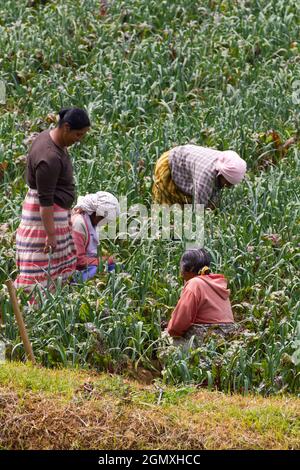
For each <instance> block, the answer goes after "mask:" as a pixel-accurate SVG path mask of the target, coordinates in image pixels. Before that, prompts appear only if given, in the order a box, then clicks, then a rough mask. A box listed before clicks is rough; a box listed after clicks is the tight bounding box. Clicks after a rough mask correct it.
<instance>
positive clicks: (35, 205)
mask: <svg viewBox="0 0 300 470" xmlns="http://www.w3.org/2000/svg"><path fill="white" fill-rule="evenodd" d="M53 208H54V225H55V235H56V241H57V245H56V249H55V251H54V252H53V253H52V255H51V256H50V255H49V254H48V253H44V251H43V250H44V247H45V242H46V231H45V228H44V225H43V222H42V219H41V216H40V204H39V199H38V195H37V191H36V190H34V189H30V190H29V191H28V193H27V195H26V197H25V201H24V203H23V208H22V217H21V223H20V225H19V228H18V230H17V234H16V252H17V253H16V254H17V266H18V268H19V270H20V274H19V275H18V277H17V279H16V280H15V287H17V288H20V287H22V288H24V289H25V290H27V291H31V290H32V289H33V288H34V287H35V286H36V285H37V284H38V285H40V286H42V287H46V288H51V290H52V289H54V288H55V281H56V280H57V278H58V277H61V278H62V281H64V280H67V279H68V278H69V277H70V276H71V275H72V274H73V273H74V271H75V268H76V259H77V258H76V248H75V245H74V242H73V238H72V224H71V211H70V210H67V209H63V208H62V207H60V206H58V205H57V204H54V206H53Z"/></svg>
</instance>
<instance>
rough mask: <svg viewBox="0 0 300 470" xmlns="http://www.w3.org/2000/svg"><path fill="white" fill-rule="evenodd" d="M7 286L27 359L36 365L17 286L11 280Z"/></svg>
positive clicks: (7, 282)
mask: <svg viewBox="0 0 300 470" xmlns="http://www.w3.org/2000/svg"><path fill="white" fill-rule="evenodd" d="M5 284H6V285H7V288H8V292H9V296H10V300H11V303H12V306H13V310H14V314H15V317H16V320H17V323H18V327H19V331H20V335H21V338H22V341H23V344H24V348H25V352H26V355H27V358H28V359H29V360H30V361H31V362H32V363H33V364H35V362H36V361H35V357H34V354H33V351H32V347H31V343H30V341H29V338H28V334H27V330H26V327H25V323H24V320H23V317H22V313H21V311H20V307H19V304H18V299H17V294H16V289H15V286H14V285H13V282H12V281H11V280H8V281H6V283H5Z"/></svg>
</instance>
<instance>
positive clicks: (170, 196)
mask: <svg viewBox="0 0 300 470" xmlns="http://www.w3.org/2000/svg"><path fill="white" fill-rule="evenodd" d="M153 180H154V183H153V187H152V199H153V202H154V203H155V204H168V205H172V204H180V205H183V204H190V203H191V202H192V197H191V196H188V195H187V194H184V193H183V192H182V191H180V189H179V188H178V187H177V186H176V184H175V183H174V181H173V180H172V176H171V170H170V165H169V152H165V153H163V154H162V156H161V157H160V158H159V159H158V160H157V163H156V166H155V170H154V177H153Z"/></svg>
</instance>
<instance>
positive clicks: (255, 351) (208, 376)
mask: <svg viewBox="0 0 300 470" xmlns="http://www.w3.org/2000/svg"><path fill="white" fill-rule="evenodd" d="M43 3H44V4H43ZM107 5H108V6H107V9H106V11H105V8H104V7H102V8H101V2H99V0H97V1H96V0H86V1H79V0H72V1H71V0H64V1H46V2H28V1H25V0H20V1H18V2H15V1H12V0H6V1H4V0H0V80H1V81H2V82H4V83H5V84H6V100H5V103H3V104H1V105H0V224H1V227H0V228H1V233H0V243H1V245H0V283H1V291H0V307H1V312H2V322H3V324H2V325H1V330H0V334H1V337H0V339H1V340H2V341H4V342H5V344H6V354H7V358H8V359H14V360H20V359H23V358H24V350H23V346H22V344H21V341H20V337H19V334H18V329H17V326H16V323H15V321H14V316H13V313H12V308H11V306H10V303H9V301H8V296H7V291H6V288H5V287H4V285H2V284H3V283H4V281H5V280H6V279H7V278H8V277H12V278H14V277H15V276H16V267H15V251H14V233H15V230H16V228H17V226H18V224H19V217H20V213H21V205H22V201H23V198H24V196H25V194H26V184H25V180H24V155H26V152H27V151H28V145H29V140H30V137H31V136H32V134H33V133H34V132H40V131H42V130H44V129H46V128H48V127H49V126H50V125H55V114H56V113H57V111H58V110H59V109H60V108H62V107H69V106H77V107H85V108H86V109H87V110H88V112H89V113H90V116H91V120H92V130H91V132H90V133H89V135H88V136H87V137H86V139H85V140H84V141H83V142H82V143H81V144H80V145H79V146H74V147H72V148H71V149H70V154H71V156H72V158H73V162H74V170H75V178H76V184H77V190H78V193H80V194H83V193H87V192H95V191H98V190H107V191H110V192H112V193H114V194H115V195H116V196H117V197H118V196H125V195H126V196H127V197H128V203H129V204H134V203H138V202H140V203H145V204H147V205H148V206H149V205H150V203H151V185H152V172H153V168H154V164H155V162H156V160H157V158H158V157H159V156H160V155H161V153H162V152H164V151H165V150H167V149H169V148H171V147H172V146H175V145H178V144H183V143H190V142H193V143H195V144H199V145H203V146H210V147H215V148H218V149H221V150H223V149H224V150H226V149H233V150H236V151H237V152H238V153H239V154H240V155H241V156H242V157H243V158H244V159H245V160H246V161H247V164H248V174H247V178H246V179H245V181H244V182H243V183H242V184H240V185H239V186H237V187H235V188H234V189H232V190H230V191H227V192H226V191H224V194H223V195H222V201H221V205H220V207H219V209H217V210H216V211H214V212H212V211H207V212H206V215H205V247H206V248H208V249H209V250H210V251H211V253H212V256H213V268H214V270H215V271H218V272H221V273H224V274H225V275H226V276H227V277H228V279H229V287H230V289H231V300H232V304H233V310H234V315H235V319H236V321H237V322H239V324H240V326H241V333H240V334H239V335H238V336H237V337H235V338H234V339H233V340H231V341H228V342H226V343H224V342H223V341H220V339H218V338H216V337H214V336H211V338H209V339H208V340H207V342H206V343H205V344H204V345H203V346H202V347H201V348H198V349H194V350H188V351H182V350H181V349H177V348H174V349H173V350H172V351H171V352H170V354H169V355H168V357H167V358H165V359H164V361H163V362H161V361H159V360H158V358H157V356H158V350H159V347H160V341H159V338H160V334H161V327H160V322H161V320H167V319H168V318H169V317H170V314H171V311H172V308H173V307H174V306H175V304H176V302H177V299H178V297H179V295H180V289H181V286H182V282H181V280H180V278H179V266H178V264H179V259H180V256H181V254H182V252H183V250H184V248H185V242H184V241H182V242H181V241H176V240H173V241H172V240H171V241H164V240H150V239H149V240H140V241H139V240H133V239H130V238H128V240H116V241H115V242H113V241H109V242H108V241H105V242H102V243H101V247H100V249H101V253H102V254H104V253H105V252H109V253H114V254H115V255H116V258H117V269H116V272H115V273H110V274H105V273H99V275H98V276H97V278H96V279H95V280H92V281H90V282H88V283H86V284H85V285H77V286H58V289H57V291H56V292H55V293H54V294H50V293H49V294H48V295H47V296H46V297H45V298H44V299H43V302H42V306H41V307H40V308H39V309H38V310H34V309H32V310H28V309H27V310H26V309H25V310H24V317H25V321H26V324H27V326H28V331H29V336H30V339H31V342H32V345H33V349H34V353H35V355H36V357H37V360H38V361H39V362H40V363H41V364H43V365H45V366H49V367H57V366H58V367H60V366H65V367H75V366H80V367H83V368H90V367H92V368H96V369H98V370H104V371H106V370H108V371H110V372H116V373H122V372H124V371H128V370H135V371H138V370H139V367H142V368H143V370H147V371H149V373H151V374H152V375H153V377H157V378H158V377H161V378H162V380H163V381H164V382H165V383H171V384H179V383H182V382H184V383H192V384H193V383H194V384H197V385H198V386H203V387H209V388H210V389H218V390H222V391H225V392H240V393H247V392H248V391H253V392H258V393H261V394H263V395H269V394H274V393H281V392H286V393H294V394H297V393H298V392H299V385H300V367H299V364H300V352H299V348H300V326H299V325H300V324H299V323H298V322H299V321H300V277H299V272H300V269H299V268H300V252H299V247H300V235H299V233H300V225H299V222H300V219H299V209H300V207H299V183H300V176H299V175H300V159H299V154H300V153H299V152H300V148H299V145H297V144H296V145H293V146H290V147H289V148H288V150H284V149H283V148H282V147H281V144H282V143H284V142H286V141H287V140H288V139H289V138H291V137H293V136H295V135H296V134H297V133H299V127H300V123H299V111H300V82H298V88H297V80H300V34H299V33H300V20H299V18H300V5H299V2H298V1H297V0H288V1H286V0H285V1H283V0H276V1H275V0H272V1H259V0H253V1H247V0H245V1H213V0H211V1H208V0H204V1H196V0H195V1H191V0H172V1H171V0H168V1H167V0H162V1H159V2H158V1H156V0H126V1H118V0H114V1H111V2H109V1H108V2H107ZM19 297H20V301H21V303H22V305H23V306H25V305H26V303H27V299H26V296H25V294H24V293H22V292H20V293H19Z"/></svg>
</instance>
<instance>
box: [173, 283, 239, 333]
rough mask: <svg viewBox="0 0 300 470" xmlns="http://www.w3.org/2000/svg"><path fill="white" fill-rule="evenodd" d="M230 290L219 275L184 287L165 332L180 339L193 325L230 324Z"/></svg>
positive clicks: (231, 319)
mask: <svg viewBox="0 0 300 470" xmlns="http://www.w3.org/2000/svg"><path fill="white" fill-rule="evenodd" d="M229 295H230V290H229V289H227V280H226V279H225V277H224V276H223V275H222V274H206V275H202V276H195V277H193V278H192V279H190V280H189V281H187V282H186V283H185V286H184V288H183V291H182V293H181V296H180V299H179V301H178V303H177V305H176V308H175V310H174V311H173V313H172V317H171V320H170V321H169V324H168V327H167V330H168V333H169V334H170V335H171V336H182V335H183V334H184V333H185V332H186V331H187V330H188V329H189V328H190V327H191V326H192V325H193V324H201V323H213V324H214V323H234V318H233V314H232V309H231V304H230V300H229Z"/></svg>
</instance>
